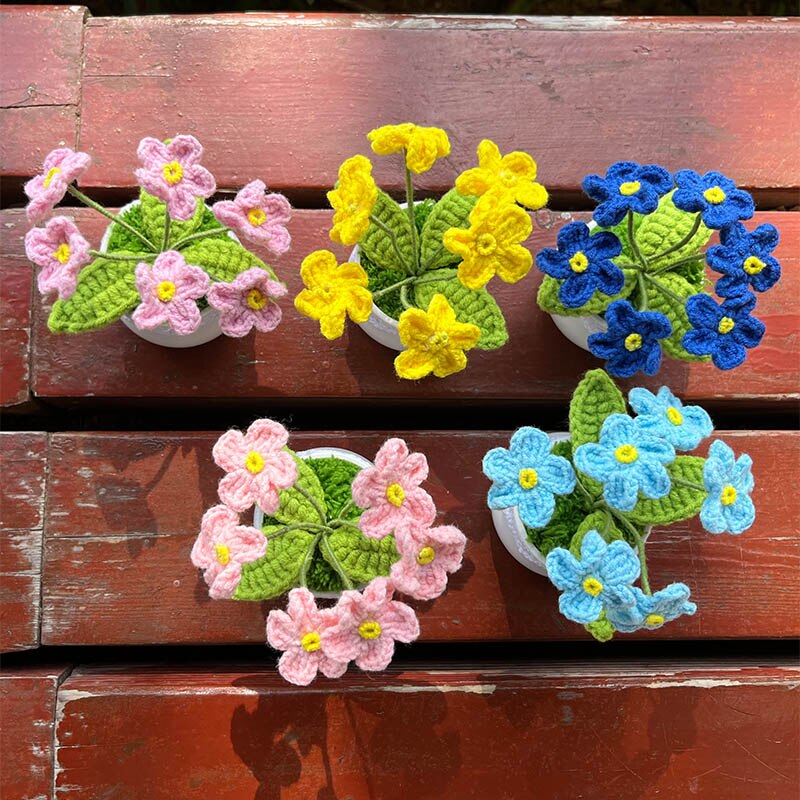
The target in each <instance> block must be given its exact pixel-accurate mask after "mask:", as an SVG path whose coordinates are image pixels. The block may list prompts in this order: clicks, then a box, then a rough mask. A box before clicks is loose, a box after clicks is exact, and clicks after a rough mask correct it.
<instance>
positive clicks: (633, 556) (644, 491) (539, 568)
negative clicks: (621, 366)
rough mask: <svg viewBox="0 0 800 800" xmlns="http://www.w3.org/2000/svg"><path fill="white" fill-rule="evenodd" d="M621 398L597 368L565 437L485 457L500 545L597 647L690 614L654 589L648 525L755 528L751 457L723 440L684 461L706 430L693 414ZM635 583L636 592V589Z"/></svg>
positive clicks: (676, 595) (675, 402) (659, 397)
mask: <svg viewBox="0 0 800 800" xmlns="http://www.w3.org/2000/svg"><path fill="white" fill-rule="evenodd" d="M628 402H629V404H630V406H631V408H632V410H633V412H634V413H635V416H630V415H629V414H628V408H627V406H626V403H625V399H624V397H623V396H622V393H621V392H620V391H619V389H618V388H617V387H616V386H615V384H614V382H613V381H612V380H611V378H610V377H609V376H608V375H607V374H606V373H605V372H604V371H603V370H593V371H591V372H588V373H587V374H586V375H585V377H584V378H583V380H582V381H581V382H580V383H579V384H578V387H577V388H576V390H575V393H574V395H573V397H572V402H571V404H570V411H569V434H568V435H567V436H565V437H559V438H558V440H556V441H555V442H553V437H548V435H547V434H545V433H543V432H542V431H540V430H538V429H537V428H530V427H528V428H521V429H520V430H518V431H517V432H516V433H515V434H514V435H513V436H512V438H511V443H510V447H509V448H508V449H504V448H496V449H494V450H491V451H489V452H488V453H487V454H486V456H485V458H484V461H483V471H484V473H485V474H486V476H487V477H488V478H489V479H490V480H491V481H492V482H493V483H492V487H491V489H490V490H489V497H488V501H489V507H490V508H491V509H493V516H494V519H495V525H496V528H497V531H498V534H499V535H500V538H501V540H502V541H503V543H504V544H505V545H506V547H507V548H508V549H509V551H510V552H511V554H512V555H513V556H514V557H515V558H516V559H517V560H518V561H520V562H521V563H523V564H525V566H528V567H529V568H530V569H532V570H533V571H534V572H538V573H540V574H547V575H548V576H549V578H550V580H551V581H552V582H553V584H554V585H555V586H556V588H558V589H559V590H560V591H561V592H562V594H561V597H560V599H559V609H560V610H561V612H562V613H563V614H564V615H565V616H566V617H567V618H568V619H570V620H572V621H574V622H577V623H580V624H583V625H585V626H586V629H587V630H588V631H589V632H590V633H591V634H592V635H593V636H595V638H597V639H600V640H602V641H605V640H607V639H610V638H611V637H612V636H613V634H614V632H615V631H620V632H622V633H630V632H633V631H635V630H639V629H640V628H644V629H654V628H659V627H661V626H662V625H663V624H664V623H665V622H669V621H671V620H673V619H676V618H677V617H679V616H681V615H683V614H694V613H695V610H696V608H695V604H694V603H692V602H691V601H690V600H689V596H690V590H689V587H688V586H686V585H685V584H683V583H672V584H669V585H668V586H666V587H664V588H662V589H658V590H656V591H653V590H652V588H651V584H650V580H651V577H650V575H649V573H648V568H647V553H646V544H647V540H648V535H649V534H650V531H651V528H652V527H654V526H663V525H670V524H673V523H677V522H681V521H683V520H688V519H691V518H692V517H695V516H697V515H698V514H699V517H700V522H701V524H702V525H703V527H704V528H705V529H706V530H707V531H709V532H710V533H715V534H718V533H733V534H739V533H742V532H743V531H745V530H747V528H749V527H750V526H751V525H752V524H753V521H754V519H755V508H754V506H753V502H752V500H751V499H750V493H751V492H752V490H753V486H754V482H753V475H752V472H751V466H752V460H751V459H750V457H749V456H748V455H742V456H740V457H739V458H738V459H737V458H736V457H735V456H734V454H733V451H732V450H731V449H730V447H728V445H727V444H725V442H723V441H722V440H719V439H718V440H715V441H714V442H713V443H712V444H711V447H710V448H709V452H708V456H707V457H705V458H704V457H700V456H696V455H683V453H686V452H689V451H692V450H694V449H695V448H697V446H698V445H699V444H700V442H701V441H702V440H703V439H705V438H706V437H708V436H710V435H711V433H712V431H713V426H712V423H711V419H710V418H709V416H708V414H707V413H706V412H705V411H704V410H703V409H702V408H700V407H699V406H684V405H683V404H682V403H681V401H680V400H679V399H678V398H676V397H675V396H674V395H673V394H672V392H671V391H670V390H669V389H668V388H667V387H662V388H661V389H660V390H659V391H658V393H657V394H652V393H651V392H649V391H648V390H646V389H642V388H635V389H632V390H631V391H630V393H629V394H628ZM637 579H640V586H635V585H634V583H635V581H636V580H637Z"/></svg>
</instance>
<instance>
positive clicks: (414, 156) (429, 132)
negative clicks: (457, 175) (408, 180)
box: [406, 126, 450, 174]
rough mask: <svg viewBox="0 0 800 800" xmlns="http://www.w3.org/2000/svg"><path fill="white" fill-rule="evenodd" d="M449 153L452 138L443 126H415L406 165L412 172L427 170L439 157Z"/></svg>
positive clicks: (407, 152)
mask: <svg viewBox="0 0 800 800" xmlns="http://www.w3.org/2000/svg"><path fill="white" fill-rule="evenodd" d="M448 155H450V140H449V139H448V138H447V134H446V133H445V132H444V131H443V130H442V129H441V128H422V127H419V126H415V128H414V130H413V132H412V134H411V140H410V142H409V143H408V147H407V151H406V166H407V167H408V168H409V169H410V170H411V171H412V172H415V173H417V174H419V173H420V172H427V171H428V170H429V169H430V168H431V167H432V166H433V163H434V161H436V159H437V158H444V157H446V156H448Z"/></svg>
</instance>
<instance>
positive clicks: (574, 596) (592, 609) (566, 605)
mask: <svg viewBox="0 0 800 800" xmlns="http://www.w3.org/2000/svg"><path fill="white" fill-rule="evenodd" d="M558 608H559V611H561V613H562V614H563V615H564V616H565V617H566V618H567V619H570V620H572V621H573V622H577V623H579V624H581V625H587V624H588V623H590V622H595V621H596V620H597V618H598V617H599V616H600V614H601V613H602V611H603V602H602V600H600V598H599V597H592V595H590V594H588V593H587V592H585V591H584V590H583V588H578V589H571V590H570V591H568V592H564V594H562V595H561V597H559V598H558Z"/></svg>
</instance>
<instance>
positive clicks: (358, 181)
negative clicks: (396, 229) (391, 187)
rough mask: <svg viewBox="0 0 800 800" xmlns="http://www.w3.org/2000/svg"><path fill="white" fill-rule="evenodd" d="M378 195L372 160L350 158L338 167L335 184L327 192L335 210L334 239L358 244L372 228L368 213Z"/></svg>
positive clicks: (373, 206)
mask: <svg viewBox="0 0 800 800" xmlns="http://www.w3.org/2000/svg"><path fill="white" fill-rule="evenodd" d="M377 198H378V187H377V186H376V185H375V180H374V179H373V177H372V164H371V163H370V160H369V159H368V158H365V157H364V156H353V157H352V158H348V159H347V161H345V162H344V163H343V164H342V166H341V167H339V181H338V183H337V184H336V187H335V188H334V189H333V190H332V191H330V192H328V202H329V203H330V204H331V207H332V208H333V210H334V211H335V212H336V213H335V214H334V215H333V228H331V239H333V241H334V242H339V244H346V245H354V244H356V242H358V241H359V240H360V239H361V237H362V236H363V235H364V234H365V233H366V232H367V228H369V215H370V214H371V213H372V209H373V208H375V201H376V200H377Z"/></svg>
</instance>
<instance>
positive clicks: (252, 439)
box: [244, 419, 297, 488]
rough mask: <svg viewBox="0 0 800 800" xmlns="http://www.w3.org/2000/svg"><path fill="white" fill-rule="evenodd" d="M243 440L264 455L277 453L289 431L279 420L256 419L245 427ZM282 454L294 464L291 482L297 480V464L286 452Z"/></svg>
mask: <svg viewBox="0 0 800 800" xmlns="http://www.w3.org/2000/svg"><path fill="white" fill-rule="evenodd" d="M244 441H245V445H246V446H247V447H248V448H249V449H250V450H255V451H256V452H258V453H261V454H262V455H264V456H265V455H267V454H268V453H276V455H277V451H280V450H281V448H283V447H286V442H288V441H289V432H288V431H287V430H286V428H284V427H283V425H281V424H280V422H275V420H272V419H258V420H256V421H255V422H254V423H253V424H252V425H251V426H250V427H249V428H248V429H247V433H246V434H245V436H244ZM284 455H286V456H288V457H289V459H290V460H291V461H292V464H294V465H295V471H294V478H293V479H292V483H294V481H295V480H297V465H296V464H295V462H294V459H293V458H292V457H291V456H290V455H289V454H288V453H284ZM281 488H284V487H281Z"/></svg>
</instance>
